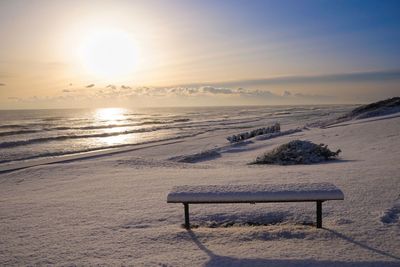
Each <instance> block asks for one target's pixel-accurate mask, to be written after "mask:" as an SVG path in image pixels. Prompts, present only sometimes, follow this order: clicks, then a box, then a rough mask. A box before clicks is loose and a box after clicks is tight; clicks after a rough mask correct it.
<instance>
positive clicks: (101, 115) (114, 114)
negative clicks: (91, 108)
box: [95, 108, 126, 123]
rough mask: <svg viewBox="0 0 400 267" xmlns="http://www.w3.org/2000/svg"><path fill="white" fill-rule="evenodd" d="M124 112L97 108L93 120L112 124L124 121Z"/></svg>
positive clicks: (120, 109) (123, 110)
mask: <svg viewBox="0 0 400 267" xmlns="http://www.w3.org/2000/svg"><path fill="white" fill-rule="evenodd" d="M125 112H126V110H125V109H123V108H99V109H96V112H95V118H96V120H97V121H102V122H104V121H105V122H108V123H114V122H117V121H120V120H122V119H124V113H125Z"/></svg>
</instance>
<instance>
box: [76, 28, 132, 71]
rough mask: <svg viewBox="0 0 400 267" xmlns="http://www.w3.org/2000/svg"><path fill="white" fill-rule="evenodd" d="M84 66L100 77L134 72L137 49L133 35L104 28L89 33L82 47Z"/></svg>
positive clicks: (81, 54) (81, 56)
mask: <svg viewBox="0 0 400 267" xmlns="http://www.w3.org/2000/svg"><path fill="white" fill-rule="evenodd" d="M80 60H81V63H82V65H83V66H84V68H85V69H86V70H87V71H88V72H89V73H90V74H92V75H95V76H97V77H99V78H106V79H110V78H118V77H122V76H126V75H129V74H131V73H133V72H134V70H135V68H136V63H137V51H136V47H135V43H134V41H133V39H132V37H131V36H130V35H129V34H128V33H127V32H124V31H121V30H116V29H103V30H98V31H95V32H92V33H91V34H88V35H87V36H86V37H85V38H84V40H83V42H82V45H81V48H80Z"/></svg>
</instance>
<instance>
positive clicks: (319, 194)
mask: <svg viewBox="0 0 400 267" xmlns="http://www.w3.org/2000/svg"><path fill="white" fill-rule="evenodd" d="M343 199H344V195H343V192H342V191H341V190H340V189H339V188H337V187H336V186H335V185H333V184H330V183H297V184H250V185H199V186H188V185H185V186H176V187H174V188H173V189H172V191H171V192H170V193H169V194H168V196H167V202H168V203H183V205H184V210H185V227H186V228H190V223H189V204H219V203H252V204H254V203H267V202H316V203H317V228H321V227H322V202H324V201H326V200H343Z"/></svg>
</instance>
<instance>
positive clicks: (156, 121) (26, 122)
mask: <svg viewBox="0 0 400 267" xmlns="http://www.w3.org/2000/svg"><path fill="white" fill-rule="evenodd" d="M353 107H354V106H349V105H323V106H249V107H244V106H239V107H190V108H189V107H179V108H178V107H177V108H141V109H139V108H99V109H41V110H0V166H2V165H4V164H7V165H9V164H12V163H20V162H22V161H31V160H37V159H43V158H54V157H62V156H64V155H70V154H79V153H85V152H89V151H100V150H110V149H113V148H120V147H126V146H135V145H139V144H144V143H152V142H158V141H163V140H175V139H182V138H190V137H194V136H197V135H200V134H207V133H213V132H218V131H225V132H228V133H229V134H238V133H241V132H246V131H249V130H251V129H256V128H260V127H267V126H269V125H271V124H272V123H275V122H279V123H280V124H281V128H283V129H285V127H286V129H288V127H294V126H295V125H297V126H299V127H301V126H304V125H307V124H309V123H313V122H316V121H323V120H324V119H329V118H334V117H338V116H340V115H342V114H344V113H346V112H348V111H349V110H351V108H353Z"/></svg>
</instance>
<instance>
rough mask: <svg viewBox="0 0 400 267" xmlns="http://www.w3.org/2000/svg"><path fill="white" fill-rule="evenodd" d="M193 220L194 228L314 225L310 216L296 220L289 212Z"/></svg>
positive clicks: (196, 218) (205, 217)
mask: <svg viewBox="0 0 400 267" xmlns="http://www.w3.org/2000/svg"><path fill="white" fill-rule="evenodd" d="M193 219H194V220H195V221H196V222H200V223H192V224H191V227H192V228H198V227H206V228H227V227H241V226H244V227H246V226H268V225H276V224H281V223H285V222H287V221H294V222H296V224H300V225H314V222H313V220H312V218H310V217H309V216H306V217H304V216H303V217H302V218H296V215H295V214H292V213H291V212H289V211H273V212H267V213H261V214H255V215H252V214H247V213H243V214H242V213H236V214H226V213H216V214H212V215H202V216H195V217H193Z"/></svg>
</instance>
